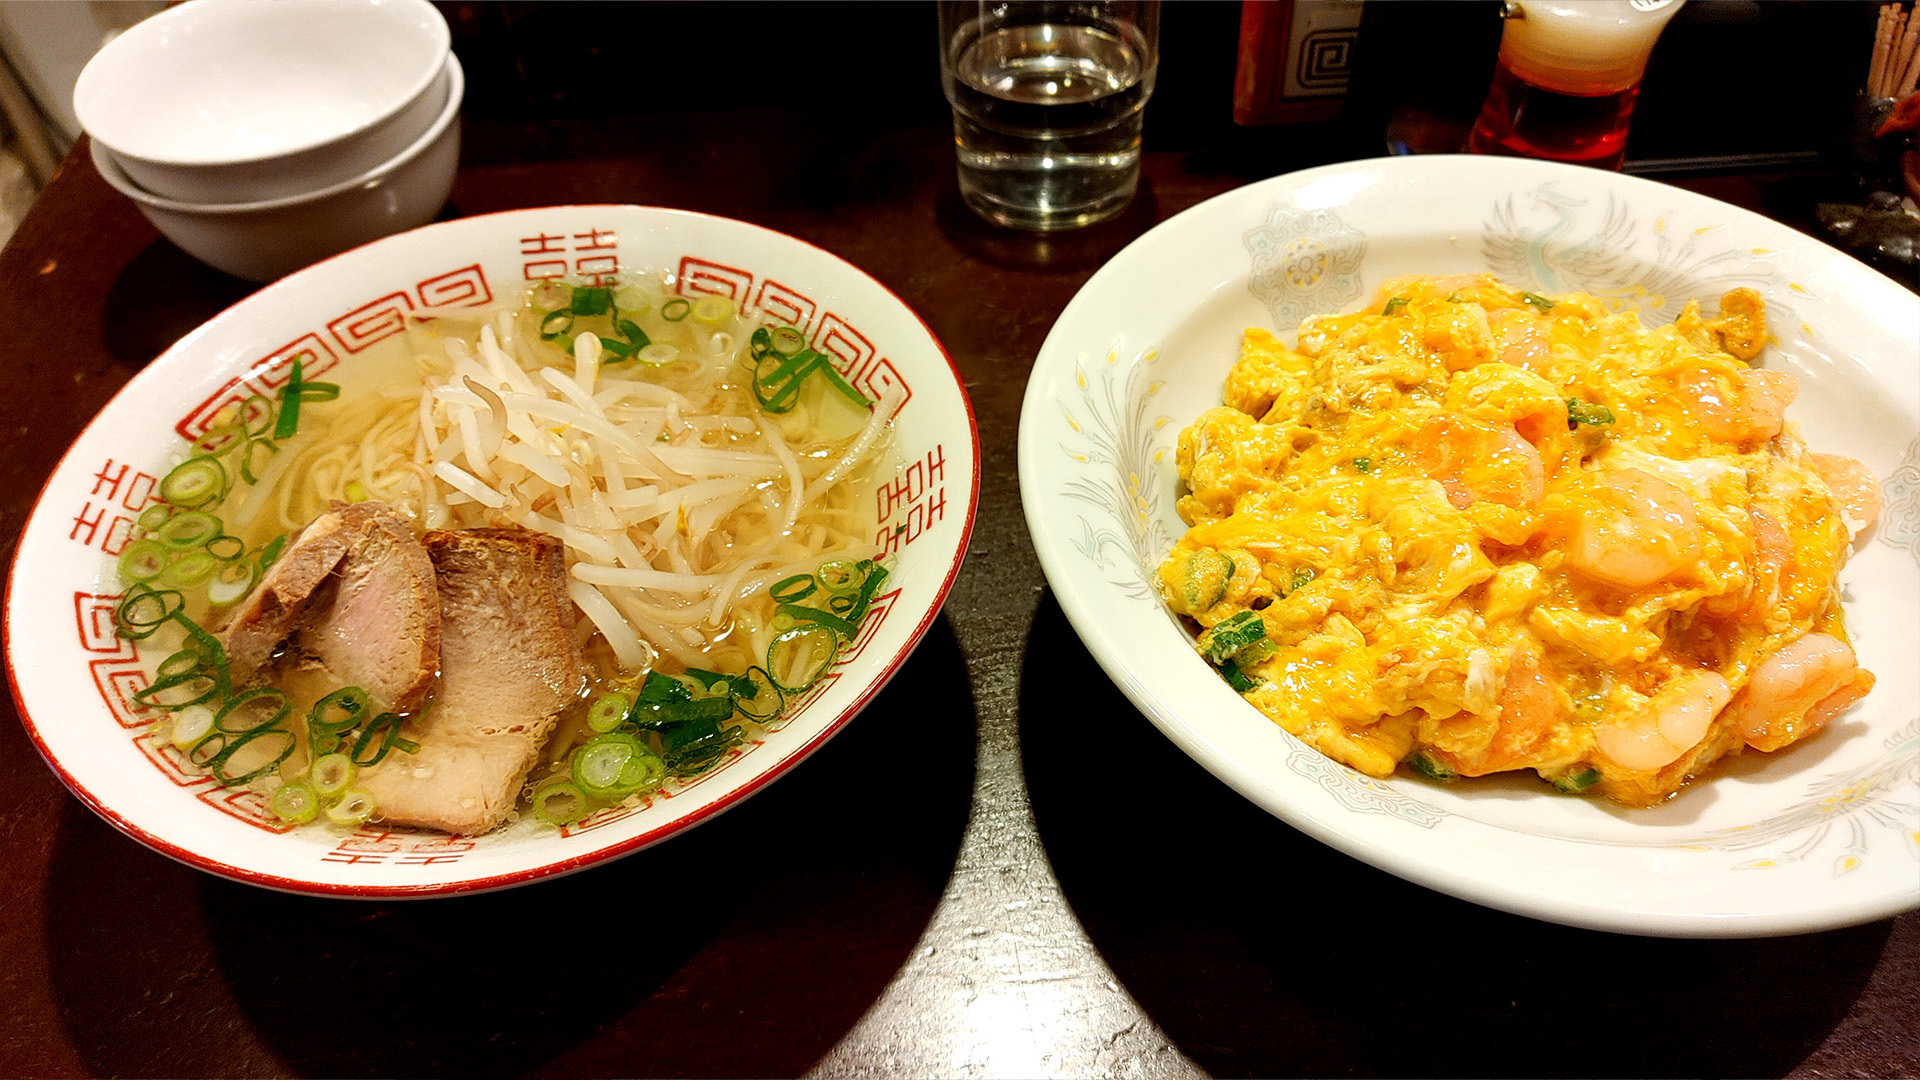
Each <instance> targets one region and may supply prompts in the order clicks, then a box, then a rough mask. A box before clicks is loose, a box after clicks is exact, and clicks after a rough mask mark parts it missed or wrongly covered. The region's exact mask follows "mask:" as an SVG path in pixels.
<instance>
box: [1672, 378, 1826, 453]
mask: <svg viewBox="0 0 1920 1080" xmlns="http://www.w3.org/2000/svg"><path fill="white" fill-rule="evenodd" d="M1674 388H1675V389H1676V390H1677V391H1678V392H1679V396H1680V401H1681V403H1682V404H1683V405H1684V406H1685V407H1686V410H1687V412H1688V414H1689V415H1691V416H1692V417H1693V419H1694V421H1695V422H1696V423H1697V424H1699V426H1700V431H1701V432H1702V433H1703V434H1705V435H1706V436H1707V437H1708V438H1709V439H1714V440H1717V441H1719V442H1725V443H1733V444H1736V445H1744V444H1751V443H1761V442H1765V441H1767V440H1768V439H1771V438H1773V437H1774V436H1775V435H1778V434H1780V428H1781V427H1782V426H1783V425H1784V424H1785V423H1786V412H1787V406H1788V405H1791V404H1793V399H1794V397H1795V396H1796V395H1798V394H1799V393H1800V384H1799V383H1798V382H1796V381H1795V380H1794V377H1793V376H1792V375H1789V374H1787V373H1786V372H1784V371H1764V370H1761V369H1759V368H1741V367H1734V368H1731V369H1728V370H1722V371H1718V372H1716V371H1715V370H1714V369H1712V368H1709V367H1693V368H1687V369H1685V370H1683V371H1681V372H1679V373H1678V374H1676V375H1675V376H1674Z"/></svg>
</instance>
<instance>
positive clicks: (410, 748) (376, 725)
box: [350, 712, 420, 766]
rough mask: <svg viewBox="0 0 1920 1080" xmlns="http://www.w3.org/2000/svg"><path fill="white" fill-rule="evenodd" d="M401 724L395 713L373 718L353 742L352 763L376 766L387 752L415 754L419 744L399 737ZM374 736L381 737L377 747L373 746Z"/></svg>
mask: <svg viewBox="0 0 1920 1080" xmlns="http://www.w3.org/2000/svg"><path fill="white" fill-rule="evenodd" d="M402 722H403V721H402V720H401V718H400V716H399V715H398V714H396V713H390V712H389V713H381V714H380V715H379V716H376V717H374V718H373V722H372V723H370V724H368V725H367V726H366V727H365V728H363V729H361V732H360V737H359V738H358V739H356V740H354V743H353V753H352V754H351V755H350V756H351V757H352V758H353V763H354V764H355V765H361V766H366V765H378V764H380V762H382V761H383V760H385V759H386V756H387V753H388V751H391V750H402V751H405V752H406V753H409V754H411V753H415V752H417V751H418V750H419V749H420V744H419V743H416V742H414V741H412V740H410V739H403V738H401V737H400V725H401V723H402ZM375 736H381V740H380V745H379V746H378V747H374V745H373V740H374V737H375ZM369 750H371V751H372V756H371V757H369V756H367V755H368V752H369Z"/></svg>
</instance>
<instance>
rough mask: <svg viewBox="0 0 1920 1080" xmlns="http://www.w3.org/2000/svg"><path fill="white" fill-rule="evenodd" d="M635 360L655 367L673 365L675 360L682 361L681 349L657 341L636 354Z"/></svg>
mask: <svg viewBox="0 0 1920 1080" xmlns="http://www.w3.org/2000/svg"><path fill="white" fill-rule="evenodd" d="M634 359H636V360H638V361H640V362H641V363H643V364H651V365H652V366H654V367H659V366H660V365H662V364H671V363H673V362H674V361H675V360H678V359H680V349H679V347H678V346H676V345H669V344H667V343H666V342H664V341H656V342H654V343H653V344H651V345H648V346H646V347H644V348H642V349H641V350H640V351H639V352H637V353H635V354H634Z"/></svg>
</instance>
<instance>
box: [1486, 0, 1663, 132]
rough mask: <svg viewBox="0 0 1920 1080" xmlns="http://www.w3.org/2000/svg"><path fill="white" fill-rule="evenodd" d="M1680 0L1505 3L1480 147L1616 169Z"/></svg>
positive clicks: (1522, 0) (1515, 0)
mask: <svg viewBox="0 0 1920 1080" xmlns="http://www.w3.org/2000/svg"><path fill="white" fill-rule="evenodd" d="M1683 2H1684V0H1507V3H1506V5H1505V7H1504V9H1503V11H1502V15H1503V16H1504V17H1505V19H1506V22H1505V24H1504V25H1503V27H1502V29H1501V33H1500V59H1499V61H1498V62H1497V63H1496V64H1495V66H1494V71H1493V85H1492V87H1491V88H1490V89H1489V90H1488V91H1487V100H1486V103H1485V104H1484V105H1482V106H1481V108H1480V116H1479V118H1478V119H1476V120H1475V121H1474V124H1473V131H1472V133H1471V134H1469V135H1468V136H1467V150H1468V151H1470V152H1472V153H1476V154H1513V155H1519V156H1524V157H1536V158H1547V159H1549V160H1552V161H1568V162H1573V163H1574V164H1578V165H1593V166H1596V167H1598V168H1602V169H1618V168H1619V167H1620V163H1621V161H1622V160H1624V159H1625V157H1626V147H1627V121H1628V120H1629V119H1631V118H1632V116H1633V101H1634V98H1635V97H1636V96H1637V95H1638V94H1639V92H1640V77H1641V76H1642V75H1643V74H1645V73H1646V70H1647V57H1648V55H1649V54H1651V53H1652V51H1653V43H1654V42H1655V41H1656V40H1657V39H1658V38H1659V37H1660V31H1661V30H1662V29H1664V28H1665V27H1666V25H1667V20H1668V19H1671V18H1672V17H1673V13H1674V12H1675V11H1678V10H1679V8H1680V5H1681V3H1683Z"/></svg>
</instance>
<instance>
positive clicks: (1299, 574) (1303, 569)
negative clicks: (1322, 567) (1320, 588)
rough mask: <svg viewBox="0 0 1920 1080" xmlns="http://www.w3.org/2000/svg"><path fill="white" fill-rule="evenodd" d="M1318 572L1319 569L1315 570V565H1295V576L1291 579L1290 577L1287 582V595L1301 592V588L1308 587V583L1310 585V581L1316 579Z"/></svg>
mask: <svg viewBox="0 0 1920 1080" xmlns="http://www.w3.org/2000/svg"><path fill="white" fill-rule="evenodd" d="M1318 573H1319V571H1317V570H1315V569H1314V568H1313V567H1311V566H1296V567H1294V568H1293V577H1292V578H1291V579H1289V580H1288V582H1287V586H1288V587H1287V595H1288V596H1292V595H1293V594H1294V593H1297V592H1299V591H1300V590H1301V589H1304V588H1306V587H1307V585H1308V584H1309V583H1311V582H1312V581H1313V579H1314V577H1315V576H1316V575H1317V574H1318Z"/></svg>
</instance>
